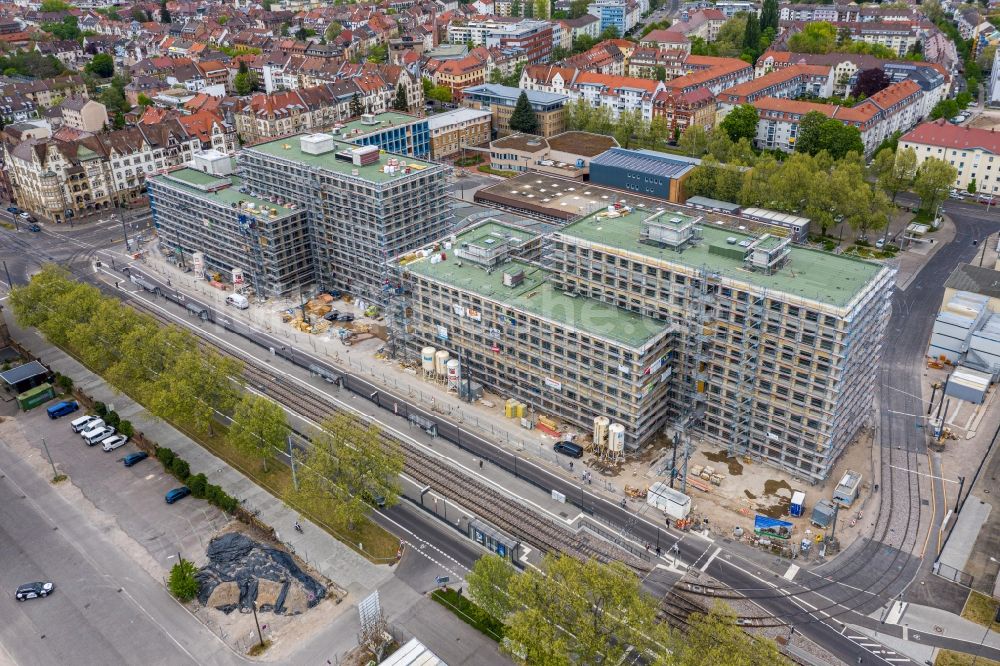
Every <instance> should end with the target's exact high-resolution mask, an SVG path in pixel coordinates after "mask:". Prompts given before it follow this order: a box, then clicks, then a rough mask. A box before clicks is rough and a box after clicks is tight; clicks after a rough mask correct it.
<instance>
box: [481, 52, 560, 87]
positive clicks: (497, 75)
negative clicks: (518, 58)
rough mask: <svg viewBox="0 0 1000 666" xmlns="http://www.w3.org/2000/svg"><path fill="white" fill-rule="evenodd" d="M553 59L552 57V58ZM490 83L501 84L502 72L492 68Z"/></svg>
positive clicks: (497, 68)
mask: <svg viewBox="0 0 1000 666" xmlns="http://www.w3.org/2000/svg"><path fill="white" fill-rule="evenodd" d="M553 58H554V56H553ZM490 83H503V70H502V69H500V68H499V67H494V68H493V71H491V72H490Z"/></svg>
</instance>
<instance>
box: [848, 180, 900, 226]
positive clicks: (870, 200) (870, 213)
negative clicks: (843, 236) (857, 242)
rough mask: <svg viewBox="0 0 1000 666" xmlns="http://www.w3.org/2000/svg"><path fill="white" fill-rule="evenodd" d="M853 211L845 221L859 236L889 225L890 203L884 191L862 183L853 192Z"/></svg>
mask: <svg viewBox="0 0 1000 666" xmlns="http://www.w3.org/2000/svg"><path fill="white" fill-rule="evenodd" d="M854 200H855V205H854V211H853V214H852V215H850V216H848V217H847V223H848V224H849V225H850V226H851V228H852V229H853V230H854V231H855V232H857V234H858V235H859V237H860V238H868V234H870V233H873V232H876V231H880V230H881V229H885V228H886V227H887V226H888V225H889V211H890V210H891V205H890V203H889V198H888V197H886V196H885V192H882V191H881V190H878V189H875V188H873V187H872V186H871V185H870V184H868V183H864V184H863V185H862V186H861V187H860V188H858V189H857V190H856V191H855V192H854Z"/></svg>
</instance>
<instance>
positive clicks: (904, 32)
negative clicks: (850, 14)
mask: <svg viewBox="0 0 1000 666" xmlns="http://www.w3.org/2000/svg"><path fill="white" fill-rule="evenodd" d="M833 25H834V27H835V28H836V29H837V32H838V34H843V35H845V36H847V37H849V38H850V39H853V40H855V41H859V42H867V43H869V44H880V45H882V46H884V47H886V48H888V49H890V50H891V51H893V52H894V53H896V54H898V55H899V56H900V57H902V56H905V55H906V53H907V51H909V50H910V47H912V46H913V45H914V44H916V43H917V42H919V41H921V40H922V39H923V37H924V35H925V34H926V33H927V32H929V30H930V28H931V27H932V26H931V24H929V23H928V24H923V23H920V22H917V21H893V22H891V23H877V22H874V21H850V22H846V21H842V22H836V23H834V24H833ZM804 27H805V23H804V22H801V21H782V22H781V28H782V29H783V30H788V31H790V32H798V31H800V30H802V29H803V28H804Z"/></svg>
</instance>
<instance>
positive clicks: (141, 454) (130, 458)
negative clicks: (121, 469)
mask: <svg viewBox="0 0 1000 666" xmlns="http://www.w3.org/2000/svg"><path fill="white" fill-rule="evenodd" d="M148 457H149V454H148V453H146V452H145V451H136V452H135V453H130V454H128V455H127V456H125V457H124V458H122V464H123V465H125V466H126V467H131V466H132V465H135V464H137V463H141V462H142V461H143V460H145V459H146V458H148Z"/></svg>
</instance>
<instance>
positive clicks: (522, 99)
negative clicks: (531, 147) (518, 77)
mask: <svg viewBox="0 0 1000 666" xmlns="http://www.w3.org/2000/svg"><path fill="white" fill-rule="evenodd" d="M509 124H510V128H511V130H513V131H515V132H524V133H526V134H537V133H538V116H537V115H536V114H535V110H534V109H532V108H531V103H530V102H528V94H527V93H526V92H525V91H523V90H522V91H521V94H520V95H519V96H518V98H517V103H516V104H515V105H514V111H513V112H512V113H511V114H510V123H509Z"/></svg>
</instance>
